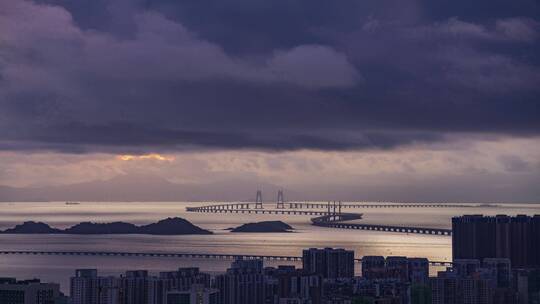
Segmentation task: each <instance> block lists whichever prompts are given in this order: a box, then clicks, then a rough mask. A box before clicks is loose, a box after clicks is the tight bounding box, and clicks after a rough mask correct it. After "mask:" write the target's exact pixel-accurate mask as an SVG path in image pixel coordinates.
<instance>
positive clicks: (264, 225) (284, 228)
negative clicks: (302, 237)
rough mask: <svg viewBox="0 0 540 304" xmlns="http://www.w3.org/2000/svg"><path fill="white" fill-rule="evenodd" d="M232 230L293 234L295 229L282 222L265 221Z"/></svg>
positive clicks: (232, 230)
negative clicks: (292, 231)
mask: <svg viewBox="0 0 540 304" xmlns="http://www.w3.org/2000/svg"><path fill="white" fill-rule="evenodd" d="M230 230H231V232H291V230H294V228H293V227H291V226H290V225H288V224H286V223H284V222H282V221H264V222H258V223H247V224H243V225H242V226H238V227H236V228H232V229H230Z"/></svg>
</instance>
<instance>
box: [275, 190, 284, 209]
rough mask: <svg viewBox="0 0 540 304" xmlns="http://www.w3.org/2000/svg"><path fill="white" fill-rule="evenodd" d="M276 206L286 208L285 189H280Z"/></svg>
mask: <svg viewBox="0 0 540 304" xmlns="http://www.w3.org/2000/svg"><path fill="white" fill-rule="evenodd" d="M276 208H277V209H285V198H283V190H278V193H277V205H276Z"/></svg>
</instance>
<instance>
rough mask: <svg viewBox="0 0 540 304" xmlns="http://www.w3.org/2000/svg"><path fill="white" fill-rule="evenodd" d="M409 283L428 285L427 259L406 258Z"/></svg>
mask: <svg viewBox="0 0 540 304" xmlns="http://www.w3.org/2000/svg"><path fill="white" fill-rule="evenodd" d="M407 261H408V263H409V281H410V282H411V283H412V284H418V285H427V284H429V260H428V259H427V258H408V259H407Z"/></svg>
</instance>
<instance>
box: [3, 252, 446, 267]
mask: <svg viewBox="0 0 540 304" xmlns="http://www.w3.org/2000/svg"><path fill="white" fill-rule="evenodd" d="M1 255H60V256H65V255H69V256H129V257H159V258H195V259H217V260H234V259H237V258H242V259H249V260H255V259H262V260H265V261H293V262H295V261H302V257H300V256H282V255H250V254H222V253H164V252H116V251H34V250H33V251H30V250H2V251H0V256H1ZM354 260H355V262H357V263H361V262H362V259H354ZM429 264H430V265H431V266H452V263H451V262H445V261H429Z"/></svg>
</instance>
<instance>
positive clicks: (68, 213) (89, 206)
mask: <svg viewBox="0 0 540 304" xmlns="http://www.w3.org/2000/svg"><path fill="white" fill-rule="evenodd" d="M196 205H202V204H201V203H186V202H178V203H170V202H167V203H162V202H152V203H139V202H128V203H95V202H83V203H80V204H79V205H66V204H65V203H64V202H42V203H0V229H2V230H3V229H6V228H9V227H13V226H14V225H16V224H19V223H21V222H24V221H28V220H33V221H43V222H46V223H48V224H50V225H51V226H53V227H58V228H65V227H68V226H70V225H73V224H76V223H79V222H82V221H94V222H111V221H125V222H131V223H135V224H147V223H150V222H155V221H157V220H160V219H163V218H166V217H173V216H178V217H183V218H185V219H187V220H189V221H191V222H192V223H194V224H195V225H198V226H200V227H202V228H205V229H209V230H212V231H213V232H215V234H214V235H188V236H147V235H98V236H76V235H0V250H51V251H52V250H56V251H62V250H72V251H133V252H199V253H232V254H242V253H245V254H275V255H301V251H302V249H303V248H308V247H341V248H347V249H352V250H355V252H356V256H357V257H362V256H364V255H384V256H387V255H404V256H409V257H427V258H429V259H430V260H437V261H450V260H451V238H450V237H448V236H430V235H414V234H410V235H407V234H403V233H387V232H372V231H356V230H344V229H328V228H321V227H313V226H311V225H310V224H309V223H310V221H309V219H310V217H309V216H284V215H247V214H239V215H236V214H234V215H232V214H227V215H225V214H202V213H188V212H186V211H185V207H186V206H196ZM498 206H499V207H495V208H494V207H471V208H463V207H459V208H457V207H456V208H429V209H418V208H410V209H409V208H407V209H404V208H402V209H394V208H388V209H354V210H356V211H358V212H363V213H364V218H363V219H362V220H361V221H362V222H365V223H378V224H392V225H415V226H425V227H439V228H449V227H450V226H451V222H450V219H451V217H452V216H456V215H462V214H485V215H495V214H511V215H515V214H529V215H532V214H540V205H533V204H530V205H525V204H523V205H514V204H502V205H498ZM269 207H270V206H269ZM269 207H268V208H269ZM353 212H355V211H353ZM262 220H282V221H284V222H287V223H288V224H290V225H292V226H293V227H295V228H296V232H295V233H270V234H268V233H250V234H237V233H230V232H228V231H227V230H225V229H226V228H229V227H235V226H238V225H240V224H243V223H247V222H254V221H262ZM229 263H230V261H212V260H196V259H179V258H141V257H132V258H130V257H76V256H62V257H57V256H0V277H1V276H16V277H18V278H21V279H22V278H31V277H39V278H42V279H43V280H45V281H55V282H60V283H61V284H62V288H63V289H64V290H66V289H68V284H69V283H68V282H69V277H70V276H71V275H72V274H73V272H74V269H75V268H84V267H93V268H98V269H99V270H100V272H101V273H102V274H119V273H121V272H123V271H125V270H127V269H149V270H151V271H154V272H158V271H163V270H173V269H175V268H178V267H182V266H199V267H200V268H201V269H203V270H205V271H210V272H218V271H223V270H224V269H225V268H226V267H227V266H228V265H229ZM279 263H280V264H283V263H284V262H279ZM266 265H272V263H267V264H266Z"/></svg>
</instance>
